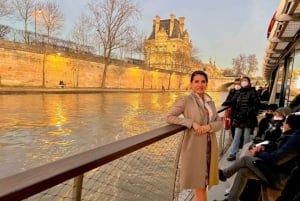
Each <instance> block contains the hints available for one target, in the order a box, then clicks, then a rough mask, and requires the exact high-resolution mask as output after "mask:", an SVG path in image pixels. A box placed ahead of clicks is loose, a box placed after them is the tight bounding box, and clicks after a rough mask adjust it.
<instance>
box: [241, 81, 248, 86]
mask: <svg viewBox="0 0 300 201" xmlns="http://www.w3.org/2000/svg"><path fill="white" fill-rule="evenodd" d="M248 85H249V82H247V81H242V82H241V86H242V87H246V86H248Z"/></svg>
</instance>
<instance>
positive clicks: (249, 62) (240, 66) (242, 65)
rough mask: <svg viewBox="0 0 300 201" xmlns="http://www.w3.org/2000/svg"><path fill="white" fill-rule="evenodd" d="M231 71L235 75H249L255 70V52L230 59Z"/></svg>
mask: <svg viewBox="0 0 300 201" xmlns="http://www.w3.org/2000/svg"><path fill="white" fill-rule="evenodd" d="M232 64H233V71H234V73H235V74H237V75H251V74H253V73H255V72H256V71H257V64H258V62H257V59H256V55H255V54H251V55H248V56H246V55H244V54H240V55H239V56H238V57H236V58H234V59H232Z"/></svg>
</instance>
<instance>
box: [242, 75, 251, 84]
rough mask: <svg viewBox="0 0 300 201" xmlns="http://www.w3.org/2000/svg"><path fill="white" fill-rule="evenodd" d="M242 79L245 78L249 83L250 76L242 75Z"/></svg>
mask: <svg viewBox="0 0 300 201" xmlns="http://www.w3.org/2000/svg"><path fill="white" fill-rule="evenodd" d="M242 79H246V80H248V82H249V83H251V79H250V77H247V76H243V77H242Z"/></svg>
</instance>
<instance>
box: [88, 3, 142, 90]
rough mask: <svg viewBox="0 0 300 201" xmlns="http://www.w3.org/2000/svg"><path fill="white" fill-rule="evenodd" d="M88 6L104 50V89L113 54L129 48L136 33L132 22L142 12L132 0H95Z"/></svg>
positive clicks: (102, 84)
mask: <svg viewBox="0 0 300 201" xmlns="http://www.w3.org/2000/svg"><path fill="white" fill-rule="evenodd" d="M88 6H89V9H90V11H91V21H92V22H93V26H94V27H95V30H96V31H97V35H98V36H99V39H100V42H101V45H102V48H103V57H104V61H105V65H104V71H103V78H102V83H101V87H102V88H104V87H105V80H106V72H107V68H108V66H109V64H110V62H111V56H112V52H113V51H114V50H116V49H119V48H121V47H126V46H128V44H129V43H130V42H131V41H132V40H131V39H132V38H133V37H132V35H133V33H135V27H134V26H133V22H132V20H133V19H135V18H137V17H138V16H139V14H140V11H139V10H138V7H137V5H135V4H133V3H132V2H131V1H130V0H104V1H100V0H98V1H97V0H93V1H91V3H89V4H88Z"/></svg>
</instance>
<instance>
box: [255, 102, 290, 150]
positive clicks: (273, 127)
mask: <svg viewBox="0 0 300 201" xmlns="http://www.w3.org/2000/svg"><path fill="white" fill-rule="evenodd" d="M290 113H291V110H290V109H289V108H288V107H281V108H278V109H277V110H276V111H275V112H274V113H273V117H272V118H271V119H270V120H269V122H268V126H267V129H265V130H262V129H264V128H263V127H264V126H265V125H261V124H265V122H260V123H259V130H258V132H257V135H256V136H255V138H254V139H253V142H254V143H255V144H256V143H259V142H262V141H265V140H267V141H270V142H275V141H276V140H277V139H278V138H279V137H280V135H281V133H282V131H281V126H282V125H283V122H284V120H285V118H286V116H287V115H289V114H290ZM269 116H271V115H269ZM262 120H263V119H262ZM262 120H261V121H262Z"/></svg>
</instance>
